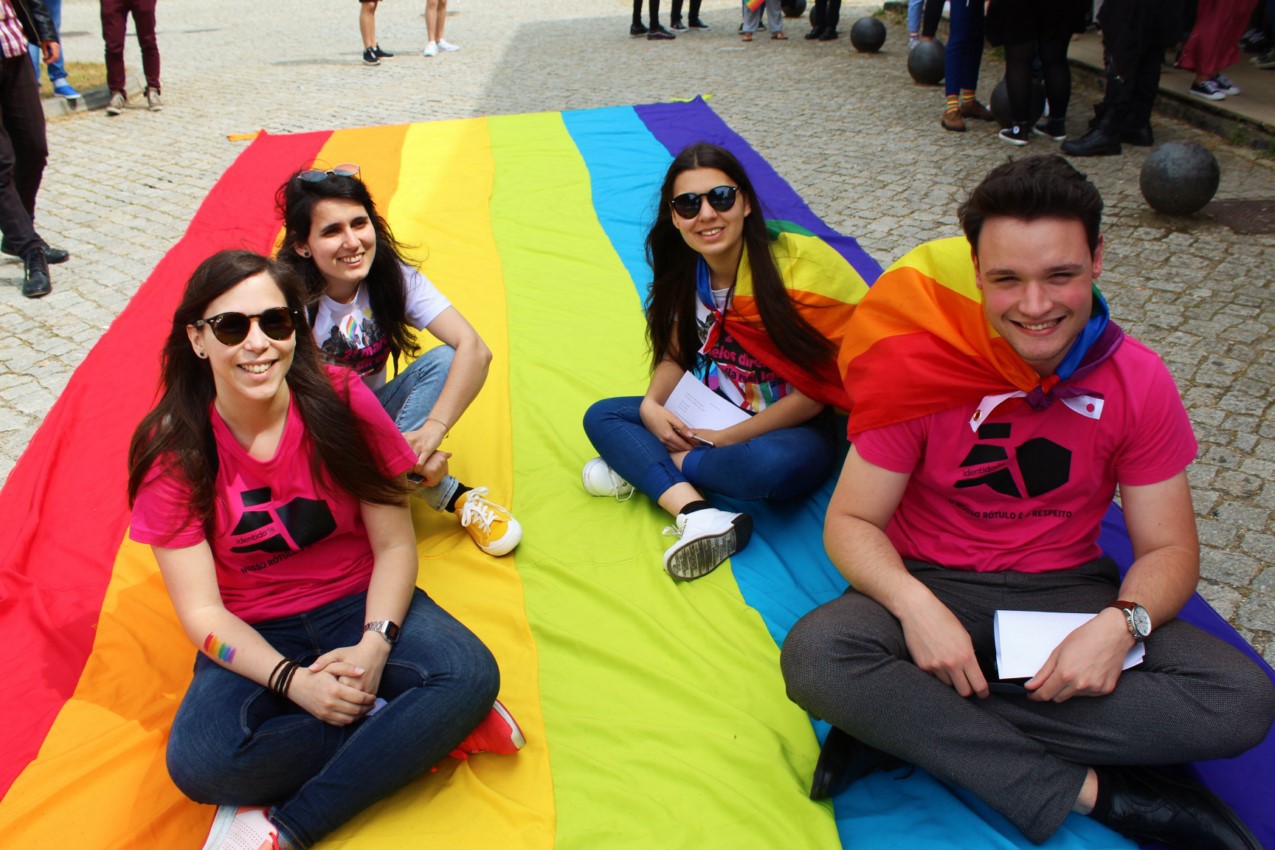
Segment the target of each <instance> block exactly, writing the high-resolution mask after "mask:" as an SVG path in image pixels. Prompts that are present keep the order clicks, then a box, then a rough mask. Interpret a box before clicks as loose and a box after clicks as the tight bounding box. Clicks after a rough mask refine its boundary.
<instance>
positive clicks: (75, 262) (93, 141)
mask: <svg viewBox="0 0 1275 850" xmlns="http://www.w3.org/2000/svg"><path fill="white" fill-rule="evenodd" d="M355 5H356V4H354V3H352V2H350V0H272V2H269V3H262V2H257V1H256V0H254V2H249V0H218V2H217V3H208V2H204V0H165V2H164V3H162V4H160V7H159V41H160V47H161V50H162V53H163V60H164V84H165V85H164V97H165V101H166V104H167V108H166V109H165V111H164V112H162V113H160V114H150V113H147V112H146V111H144V110H143V109H140V108H134V109H131V110H129V111H127V112H126V113H125V114H124V115H121V116H119V117H117V118H109V119H108V118H106V117H104V115H103V114H102V113H101V112H92V113H89V114H83V115H75V116H70V117H67V118H62V119H58V120H56V121H53V122H51V123H50V126H49V142H50V147H51V150H52V153H51V157H50V163H49V168H48V170H47V172H46V173H45V179H44V188H43V190H42V192H41V195H40V205H41V206H40V220H39V226H40V230H41V232H42V233H43V235H44V236H46V237H47V238H48V239H49V240H50V241H51V242H52V243H53V244H55V245H59V246H64V247H66V248H68V249H70V251H71V253H72V255H73V259H72V261H71V262H70V263H68V264H67V265H64V266H55V267H54V269H53V283H54V291H53V294H52V295H50V296H49V297H47V298H44V299H42V300H38V301H29V300H26V299H24V298H22V297H21V295H20V293H19V284H20V282H21V267H20V266H19V265H18V264H17V263H16V261H9V260H6V261H3V262H0V476H6V477H7V475H8V472H9V470H10V469H11V468H12V467H13V465H14V463H16V461H17V459H18V457H19V455H20V454H21V452H22V450H23V447H24V446H25V445H26V444H27V442H28V441H29V440H30V438H31V435H32V434H33V433H34V431H35V429H36V428H37V427H38V426H39V424H40V421H41V419H42V417H43V416H44V415H45V413H46V412H47V411H48V410H49V408H50V407H51V406H52V404H53V403H54V401H55V400H56V399H57V397H58V394H59V392H60V391H61V390H62V387H63V386H65V384H66V382H67V380H68V379H69V377H70V375H71V373H72V371H73V370H74V369H75V367H76V365H77V364H79V362H80V361H81V360H82V359H83V357H84V356H85V354H87V352H88V350H89V349H90V348H91V346H92V345H93V343H94V342H95V341H96V340H97V339H98V337H99V336H100V335H101V334H102V332H103V330H105V328H106V327H107V326H108V325H109V324H110V322H111V320H112V319H113V318H114V317H115V316H116V315H117V314H118V313H119V312H120V311H121V310H122V309H123V307H124V306H125V304H126V303H127V302H128V300H129V298H130V297H131V296H132V295H133V293H134V291H135V290H136V288H137V287H138V285H139V284H140V283H141V281H143V280H144V279H145V278H146V276H147V274H148V273H149V272H150V271H151V269H152V268H153V267H154V266H155V264H156V263H157V262H158V261H159V259H160V258H161V257H162V256H163V254H164V253H165V251H167V250H168V249H169V247H170V246H172V245H173V244H174V242H176V241H177V239H178V238H179V237H180V236H181V234H182V232H183V230H184V228H185V226H186V223H187V222H188V221H189V220H190V218H191V217H192V216H193V215H194V213H195V211H196V209H197V207H198V205H199V203H200V201H201V200H202V198H203V197H204V195H205V194H206V193H207V192H208V190H209V189H210V188H211V186H212V185H213V183H214V182H215V181H216V179H217V177H218V176H219V175H220V174H221V173H222V171H223V170H224V169H225V168H226V167H228V166H229V165H230V164H231V162H232V161H233V160H234V158H235V157H236V155H237V154H238V153H239V152H240V151H241V150H242V149H243V147H244V143H243V142H232V141H229V140H228V139H227V134H232V133H241V132H246V131H251V130H255V129H257V128H259V127H264V128H266V129H267V130H269V131H270V132H276V133H279V132H291V131H300V130H311V129H322V128H336V127H350V126H361V125H368V124H388V123H401V122H411V121H426V120H431V119H442V118H463V117H470V116H477V115H491V114H500V113H519V112H529V111H539V110H559V109H575V108H585V107H595V106H609V105H616V104H631V103H644V102H651V101H662V100H669V99H671V98H684V97H691V96H694V95H698V94H703V95H712V97H711V99H710V101H709V102H710V103H711V104H712V106H713V107H714V109H716V110H717V112H718V113H719V114H720V115H722V117H723V118H725V119H726V120H727V121H728V122H729V123H730V124H731V126H732V127H734V128H735V129H736V130H738V131H739V132H740V133H742V134H743V136H744V137H745V138H747V139H748V141H749V142H750V143H751V144H752V145H753V146H754V147H755V148H757V149H758V150H759V151H760V152H761V153H762V154H763V155H764V156H765V157H766V158H767V159H768V160H769V161H770V162H771V163H772V164H774V166H775V167H776V168H777V169H778V170H779V172H780V173H781V174H782V175H783V176H784V177H785V178H787V179H788V180H789V181H790V182H791V183H792V184H793V185H794V186H795V187H796V188H797V190H798V191H799V192H800V193H801V194H802V196H803V197H804V198H805V199H806V200H807V201H808V202H809V203H810V205H811V206H812V207H813V208H814V210H815V212H817V213H818V214H819V215H820V216H822V217H823V218H824V220H825V221H827V222H828V223H829V224H830V225H831V226H832V227H834V228H836V229H838V230H840V231H842V232H845V233H849V234H852V235H854V236H855V237H857V238H858V239H859V241H860V242H861V244H862V245H863V246H864V248H866V249H867V250H868V251H869V252H870V253H872V254H873V256H875V257H876V258H877V259H878V260H879V261H881V262H882V263H883V264H888V263H890V262H892V261H893V260H894V259H896V258H897V257H899V256H900V255H901V254H902V253H903V252H904V251H905V250H907V249H908V248H910V247H912V246H913V245H915V244H916V243H918V242H920V241H922V240H925V239H928V238H931V237H934V236H939V235H953V234H955V233H957V227H956V206H957V203H958V201H959V199H960V198H961V196H962V194H963V192H965V191H966V190H968V188H969V187H970V186H971V185H972V183H973V182H974V181H975V180H976V179H977V178H978V177H979V176H981V175H982V174H983V173H985V172H986V170H987V169H988V168H989V167H991V166H992V165H995V164H996V163H998V162H1002V161H1004V160H1005V158H1006V157H1007V156H1009V155H1011V154H1015V155H1018V154H1021V153H1022V151H1017V150H1013V151H1011V150H1010V149H1009V148H1008V146H1006V145H1004V144H1002V143H1000V142H998V141H997V140H996V139H995V138H994V134H993V130H992V129H991V128H990V126H974V127H973V128H972V131H971V132H968V133H964V134H957V133H948V132H944V131H943V130H942V129H940V127H939V123H938V122H939V115H940V110H941V104H942V96H941V92H940V91H939V90H937V89H931V88H921V87H918V86H915V85H913V84H912V82H911V80H910V78H909V77H908V74H907V71H906V67H905V61H906V47H905V42H906V32H905V31H904V29H903V28H902V27H900V26H898V25H897V24H893V23H892V24H891V26H890V31H889V38H888V40H887V42H886V47H885V49H884V51H883V52H882V53H880V54H877V55H856V54H853V53H852V52H851V49H850V45H849V43H848V39H846V38H843V39H841V40H839V41H836V42H831V43H817V42H807V41H805V40H803V39H802V38H801V37H800V36H801V35H803V34H804V33H805V32H806V31H807V29H808V26H807V23H806V21H805V20H804V19H802V20H797V21H793V20H789V21H787V22H786V23H787V28H788V33H789V35H790V36H791V39H790V40H789V41H787V42H779V41H772V40H771V39H768V38H765V37H764V36H759V38H758V39H757V41H755V42H753V43H752V44H749V45H743V44H741V43H740V42H739V40H738V38H737V37H736V35H735V27H736V24H737V22H738V20H739V12H738V3H737V0H706V2H705V4H704V7H705V8H704V15H703V17H704V18H705V20H707V21H708V22H709V23H710V24H711V25H712V30H711V31H708V32H695V33H690V34H686V35H683V36H680V37H679V38H678V39H677V40H676V41H675V42H663V43H661V42H647V41H646V40H644V39H630V38H629V37H628V35H627V29H628V24H629V9H630V8H631V7H630V5H629V2H628V0H590V2H586V3H561V2H557V0H453V7H454V8H455V9H456V10H457V11H458V14H455V15H453V16H452V17H450V18H449V20H448V23H447V37H448V39H449V40H451V41H454V42H456V43H458V44H460V45H462V47H463V49H462V50H461V51H460V52H459V53H455V54H451V55H444V56H440V57H437V58H432V59H426V58H423V57H422V56H421V55H420V50H421V49H422V47H423V46H424V43H425V29H424V22H423V20H422V18H421V16H420V15H421V10H422V8H423V5H424V4H423V2H422V1H421V0H391V2H386V3H382V4H381V7H380V10H379V12H378V14H377V18H378V24H379V33H380V41H381V44H382V45H384V46H385V47H386V48H387V49H389V50H391V51H393V52H397V53H398V54H399V55H398V56H397V57H395V58H394V59H391V60H387V61H386V62H385V63H384V64H383V65H382V66H381V67H379V68H365V67H362V65H361V62H360V59H359V48H360V42H359V38H358V33H357V26H356V15H357V10H356V9H355V8H354V7H355ZM97 9H98V4H97V2H96V0H64V5H63V17H64V20H63V31H64V33H65V48H66V53H67V55H68V56H69V57H70V58H71V59H72V60H75V59H79V58H85V59H95V58H96V57H97V56H99V55H100V51H101V40H100V37H99V35H98V33H99V24H98V20H97ZM866 11H868V10H867V9H866V8H860V9H856V8H854V7H847V8H846V9H845V10H844V11H843V22H844V23H845V27H844V29H845V30H846V31H848V29H849V24H850V23H852V22H853V21H854V20H855V19H856V18H857V17H858V16H859V15H860V14H862V13H864V12H866ZM130 41H131V39H130ZM129 64H130V66H140V59H139V56H138V54H137V50H136V45H135V43H130V45H129ZM1000 76H1001V68H1000V67H999V66H998V65H997V64H996V63H995V62H994V61H992V60H989V61H988V62H987V64H985V66H984V82H983V84H982V85H981V86H980V90H981V92H982V93H983V95H984V96H985V97H986V96H987V95H988V93H989V92H990V90H991V87H992V85H993V84H994V82H995V81H996V80H998V79H999V78H1000ZM1092 97H1093V95H1092V94H1091V93H1090V92H1088V91H1087V90H1078V91H1077V92H1076V94H1075V96H1074V98H1073V104H1072V110H1071V118H1070V120H1069V122H1068V123H1069V126H1070V129H1071V130H1072V132H1073V133H1078V132H1080V131H1082V130H1083V122H1084V119H1085V118H1086V117H1087V116H1088V114H1089V103H1090V101H1091V98H1092ZM1155 132H1156V135H1157V137H1158V139H1159V140H1169V139H1194V140H1197V141H1200V142H1202V143H1204V144H1206V145H1208V146H1209V147H1210V148H1212V149H1213V150H1214V152H1215V153H1216V154H1217V157H1218V159H1219V161H1220V163H1221V166H1222V185H1221V188H1220V190H1219V192H1218V197H1219V198H1222V199H1245V198H1253V199H1256V198H1275V167H1273V164H1272V162H1271V161H1270V160H1268V159H1262V158H1259V157H1257V156H1254V155H1253V154H1251V153H1249V152H1248V151H1245V150H1242V149H1238V148H1235V147H1232V146H1229V145H1227V144H1225V143H1224V142H1222V141H1219V140H1218V139H1216V138H1212V137H1208V136H1205V135H1203V134H1201V133H1199V132H1197V131H1195V130H1193V129H1191V128H1189V127H1187V126H1186V125H1184V124H1181V123H1177V122H1172V121H1169V120H1160V119H1157V122H1156V124H1155ZM1051 148H1052V145H1049V144H1046V143H1041V142H1038V141H1033V143H1032V144H1031V145H1030V146H1029V147H1027V148H1025V149H1023V151H1025V152H1027V153H1033V152H1038V151H1044V150H1049V149H1051ZM1146 154H1147V151H1146V150H1145V149H1127V153H1126V154H1125V155H1124V156H1121V157H1111V158H1104V159H1098V160H1086V161H1081V163H1080V164H1081V168H1082V170H1085V171H1087V172H1088V173H1089V174H1090V175H1091V176H1092V177H1093V178H1094V180H1095V181H1096V183H1097V184H1098V186H1099V188H1100V189H1101V190H1102V193H1103V196H1104V197H1105V199H1106V201H1107V210H1108V217H1107V222H1106V225H1107V227H1106V230H1107V240H1108V241H1107V253H1106V267H1107V268H1106V271H1107V273H1106V274H1105V275H1104V277H1103V284H1104V287H1103V288H1104V290H1105V291H1106V293H1107V296H1108V298H1109V299H1110V302H1111V308H1112V312H1113V313H1114V315H1115V316H1116V317H1117V318H1118V319H1119V321H1121V322H1122V323H1123V324H1124V326H1125V327H1126V328H1127V329H1128V330H1129V331H1131V332H1132V333H1133V334H1135V335H1136V336H1138V337H1140V338H1141V339H1143V340H1144V341H1145V342H1147V343H1148V344H1150V345H1151V346H1152V347H1153V348H1155V349H1156V350H1158V351H1160V352H1161V354H1162V355H1163V356H1164V357H1165V359H1166V360H1167V361H1168V363H1169V365H1170V367H1171V368H1172V370H1173V372H1174V374H1175V376H1176V377H1177V380H1178V382H1179V384H1180V386H1181V388H1182V392H1183V394H1184V396H1185V398H1186V402H1187V406H1188V408H1189V409H1190V411H1191V416H1192V419H1193V420H1194V422H1195V426H1196V430H1197V433H1198V435H1199V437H1200V442H1201V453H1200V458H1199V460H1198V461H1197V462H1196V464H1195V465H1194V466H1193V467H1192V469H1191V479H1192V482H1193V484H1194V486H1195V499H1196V510H1197V512H1198V514H1199V519H1200V524H1199V525H1200V533H1201V539H1202V543H1203V545H1204V559H1203V572H1204V576H1205V579H1204V581H1203V585H1202V589H1203V592H1204V595H1205V596H1206V597H1207V598H1208V599H1209V601H1210V602H1211V603H1212V604H1213V605H1214V606H1215V607H1216V608H1217V609H1218V610H1219V611H1220V612H1221V613H1222V614H1223V616H1225V617H1227V618H1228V619H1229V620H1230V621H1231V622H1232V623H1234V624H1235V625H1236V626H1237V627H1238V628H1239V629H1240V630H1241V632H1243V633H1244V634H1245V636H1246V637H1248V638H1249V639H1250V640H1252V642H1253V643H1254V644H1255V645H1256V646H1257V647H1258V649H1259V651H1261V652H1263V653H1264V654H1265V657H1266V658H1267V659H1268V660H1269V661H1272V662H1275V639H1273V636H1275V566H1272V565H1273V563H1275V526H1273V524H1272V517H1273V516H1275V474H1273V473H1275V418H1273V417H1272V395H1271V383H1272V378H1273V377H1275V355H1273V351H1272V350H1273V349H1275V334H1273V333H1272V323H1271V315H1272V312H1273V311H1272V307H1275V303H1273V300H1275V299H1273V297H1272V293H1271V291H1270V280H1271V274H1270V269H1271V268H1272V267H1273V266H1275V263H1273V262H1272V260H1275V237H1272V236H1269V235H1265V236H1241V235H1237V234H1235V233H1233V232H1232V231H1231V230H1229V229H1227V228H1226V227H1225V226H1223V225H1221V224H1219V223H1216V222H1214V221H1213V220H1211V219H1209V218H1207V217H1204V216H1197V217H1194V218H1191V219H1186V220H1174V219H1169V218H1165V217H1161V216H1158V215H1156V214H1154V213H1152V212H1151V211H1150V210H1149V209H1148V208H1147V207H1146V206H1145V204H1144V203H1143V201H1142V198H1141V196H1140V193H1139V190H1138V171H1139V168H1140V166H1141V163H1142V161H1143V160H1144V158H1145V157H1146ZM144 354H145V353H143V352H139V356H143V355H144Z"/></svg>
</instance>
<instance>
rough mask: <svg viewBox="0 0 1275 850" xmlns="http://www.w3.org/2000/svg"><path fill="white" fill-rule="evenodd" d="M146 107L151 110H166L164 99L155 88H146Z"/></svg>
mask: <svg viewBox="0 0 1275 850" xmlns="http://www.w3.org/2000/svg"><path fill="white" fill-rule="evenodd" d="M146 108H147V109H149V110H150V111H151V112H162V111H163V110H164V100H163V98H161V97H160V96H159V92H157V91H155V89H147V90H146Z"/></svg>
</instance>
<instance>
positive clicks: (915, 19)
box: [908, 0, 925, 34]
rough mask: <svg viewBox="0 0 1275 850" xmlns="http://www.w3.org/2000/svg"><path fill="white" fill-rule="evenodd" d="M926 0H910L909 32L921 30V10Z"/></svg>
mask: <svg viewBox="0 0 1275 850" xmlns="http://www.w3.org/2000/svg"><path fill="white" fill-rule="evenodd" d="M924 8H925V0H908V33H909V34H910V33H914V32H920V31H921V10H922V9H924Z"/></svg>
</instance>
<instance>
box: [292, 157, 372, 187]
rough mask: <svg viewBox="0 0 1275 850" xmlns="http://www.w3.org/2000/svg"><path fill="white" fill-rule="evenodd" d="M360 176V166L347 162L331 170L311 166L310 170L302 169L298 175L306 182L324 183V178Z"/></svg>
mask: <svg viewBox="0 0 1275 850" xmlns="http://www.w3.org/2000/svg"><path fill="white" fill-rule="evenodd" d="M358 176H359V167H358V166H357V165H353V164H351V163H348V162H347V163H346V164H345V165H338V166H337V167H336V168H333V169H332V170H331V171H324V170H322V169H320V168H311V169H309V170H308V171H302V172H301V173H300V174H298V175H297V179H298V180H303V181H305V182H306V183H322V182H323V181H324V180H327V179H328V178H329V177H358Z"/></svg>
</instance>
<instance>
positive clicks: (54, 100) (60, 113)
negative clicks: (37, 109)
mask: <svg viewBox="0 0 1275 850" xmlns="http://www.w3.org/2000/svg"><path fill="white" fill-rule="evenodd" d="M145 90H146V79H145V77H143V76H142V74H141V72H140V71H138V70H137V69H136V68H125V69H124V91H125V92H127V93H128V97H129V99H130V100H132V99H133V98H134V97H136V96H138V95H140V94H141V93H142V92H143V91H145ZM110 100H111V91H110V89H108V88H107V87H106V86H97V87H96V88H91V89H88V90H87V91H82V92H80V97H78V98H76V99H75V100H67V99H66V98H64V97H49V98H42V99H41V101H40V102H41V103H42V104H43V106H44V120H46V121H48V120H51V119H53V118H64V117H66V116H67V115H76V114H79V113H82V112H88V111H90V110H93V109H105V108H106V104H107V103H109V102H110Z"/></svg>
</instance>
